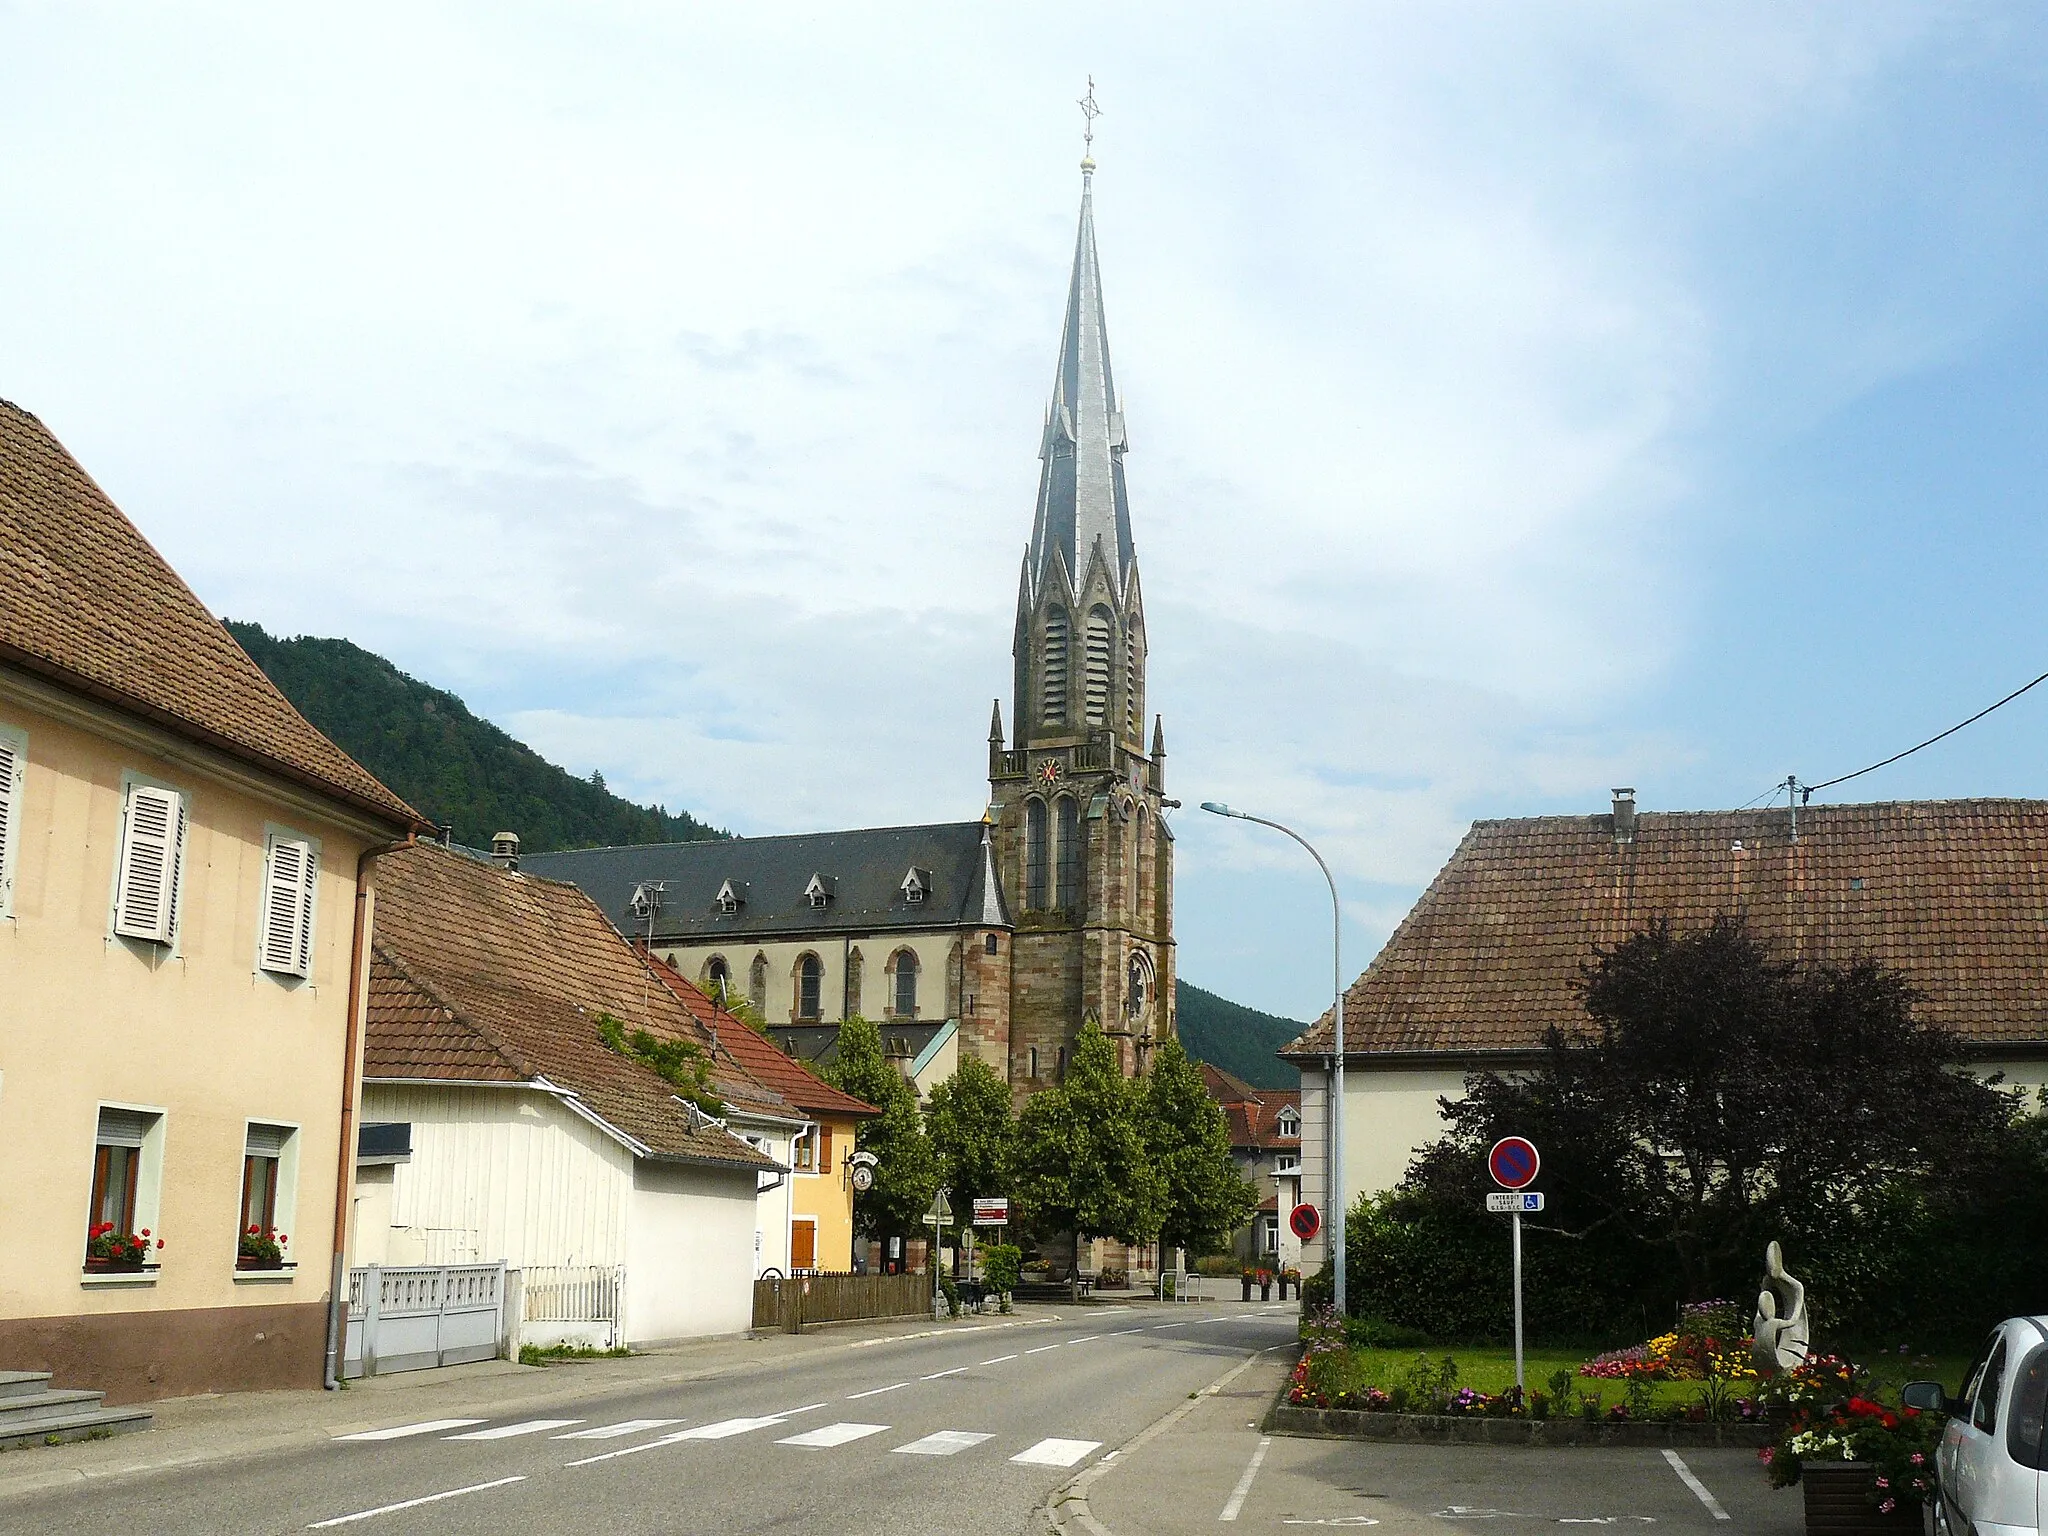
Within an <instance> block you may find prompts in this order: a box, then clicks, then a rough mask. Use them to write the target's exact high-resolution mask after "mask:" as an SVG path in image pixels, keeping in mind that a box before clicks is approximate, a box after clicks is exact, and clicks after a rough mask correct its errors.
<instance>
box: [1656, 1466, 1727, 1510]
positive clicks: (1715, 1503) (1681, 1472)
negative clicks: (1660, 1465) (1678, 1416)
mask: <svg viewBox="0 0 2048 1536" xmlns="http://www.w3.org/2000/svg"><path fill="white" fill-rule="evenodd" d="M1664 1459H1665V1460H1666V1461H1668V1462H1670V1463H1671V1470H1672V1471H1674V1472H1676V1473H1677V1474H1678V1479H1679V1481H1680V1482H1682V1483H1684V1484H1685V1486H1686V1487H1688V1488H1690V1489H1691V1490H1692V1491H1693V1492H1694V1493H1696V1494H1698V1495H1699V1499H1700V1502H1701V1503H1702V1504H1704V1505H1706V1506H1707V1513H1708V1514H1710V1515H1712V1516H1713V1517H1714V1518H1715V1519H1716V1520H1726V1519H1727V1518H1728V1511H1727V1510H1725V1509H1723V1508H1722V1507H1721V1501H1720V1500H1719V1499H1717V1498H1715V1497H1714V1496H1713V1494H1711V1493H1709V1492H1708V1491H1707V1485H1706V1484H1705V1483H1703V1482H1701V1481H1700V1480H1699V1479H1698V1478H1696V1477H1694V1476H1693V1475H1692V1468H1691V1467H1688V1466H1687V1465H1686V1464H1685V1458H1684V1457H1682V1456H1680V1455H1679V1454H1678V1452H1676V1451H1666V1452H1665V1453H1664Z"/></svg>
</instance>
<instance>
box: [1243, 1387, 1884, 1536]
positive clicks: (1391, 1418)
mask: <svg viewBox="0 0 2048 1536" xmlns="http://www.w3.org/2000/svg"><path fill="white" fill-rule="evenodd" d="M1266 1428H1267V1429H1268V1430H1269V1431H1272V1432H1274V1433H1278V1434H1283V1435H1314V1436H1320V1437H1325V1438H1329V1439H1337V1440H1406V1441H1416V1442H1425V1443H1430V1444H1436V1445H1584V1446H1613V1447H1642V1446H1667V1445H1668V1446H1714V1445H1728V1446H1745V1447H1756V1446H1765V1445H1769V1444H1771V1443H1772V1441H1774V1440H1775V1439H1776V1438H1777V1436H1776V1435H1775V1434H1774V1433H1772V1431H1771V1430H1770V1429H1769V1428H1768V1427H1767V1426H1765V1425H1763V1424H1759V1423H1754V1422H1752V1423H1747V1424H1744V1423H1733V1424H1699V1423H1694V1422H1692V1421H1690V1420H1662V1419H1650V1420H1642V1421H1638V1422H1629V1421H1626V1420H1624V1421H1621V1422H1619V1423H1617V1422H1616V1421H1614V1420H1612V1419H1596V1420H1593V1421H1592V1422H1590V1423H1589V1422H1587V1421H1586V1420H1585V1419H1582V1418H1578V1417H1576V1416H1574V1417H1571V1418H1557V1419H1512V1418H1498V1419H1496V1418H1489V1417H1488V1416H1487V1415H1485V1414H1479V1413H1473V1414H1430V1413H1361V1412H1359V1411H1357V1410H1356V1409H1351V1408H1290V1407H1288V1406H1287V1405H1286V1404H1285V1403H1284V1402H1283V1403H1281V1404H1279V1405H1277V1406H1275V1407H1274V1409H1273V1411H1272V1412H1271V1413H1270V1414H1268V1415H1267V1419H1266ZM1867 1470H1868V1469H1866V1473H1867ZM1866 1486H1867V1484H1866ZM1871 1513H1872V1514H1873V1515H1875V1513H1876V1506H1874V1505H1873V1506H1871ZM1887 1518H1889V1517H1887ZM1809 1529H1812V1527H1810V1526H1809ZM1830 1529H1834V1528H1832V1527H1831V1528H1830ZM1841 1529H1843V1530H1847V1529H1848V1528H1847V1527H1842V1528H1841ZM1857 1529H1859V1530H1860V1529H1862V1528H1861V1527H1857ZM1872 1529H1873V1530H1883V1531H1886V1532H1891V1531H1895V1530H1897V1529H1898V1527H1895V1526H1890V1525H1886V1526H1881V1527H1872ZM1914 1529H1915V1530H1916V1531H1917V1530H1918V1529H1919V1527H1918V1526H1915V1527H1914Z"/></svg>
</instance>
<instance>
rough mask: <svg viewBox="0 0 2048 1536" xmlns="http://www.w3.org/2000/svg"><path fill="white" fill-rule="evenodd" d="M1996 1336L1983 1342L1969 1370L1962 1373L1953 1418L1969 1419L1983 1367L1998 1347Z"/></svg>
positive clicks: (1982, 1377)
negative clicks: (1961, 1382)
mask: <svg viewBox="0 0 2048 1536" xmlns="http://www.w3.org/2000/svg"><path fill="white" fill-rule="evenodd" d="M1998 1340H1999V1335H1998V1334H1995V1333H1994V1334H1992V1335H1991V1337H1990V1338H1988V1339H1986V1340H1985V1341H1984V1347H1983V1348H1982V1349H1980V1350H1978V1351H1977V1358H1976V1359H1974V1360H1972V1361H1971V1362H1970V1368H1969V1369H1968V1370H1967V1371H1964V1372H1963V1385H1962V1389H1961V1390H1960V1391H1958V1392H1957V1393H1956V1407H1955V1416H1956V1417H1957V1418H1959V1419H1962V1420H1964V1421H1966V1422H1967V1421H1968V1419H1969V1417H1970V1407H1971V1405H1972V1404H1973V1403H1975V1402H1976V1400H1977V1388H1978V1386H1979V1385H1981V1384H1982V1382H1983V1380H1984V1367H1985V1366H1986V1365H1988V1364H1990V1362H1991V1351H1992V1350H1994V1349H1996V1348H1997V1347H1998Z"/></svg>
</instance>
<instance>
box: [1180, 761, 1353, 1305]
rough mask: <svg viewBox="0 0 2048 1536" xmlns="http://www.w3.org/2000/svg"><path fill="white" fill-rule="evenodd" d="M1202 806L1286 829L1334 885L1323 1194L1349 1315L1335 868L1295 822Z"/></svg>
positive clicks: (1340, 925) (1335, 1279)
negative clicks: (1333, 1030) (1332, 1025)
mask: <svg viewBox="0 0 2048 1536" xmlns="http://www.w3.org/2000/svg"><path fill="white" fill-rule="evenodd" d="M1202 809H1203V810H1205V811H1207V812H1208V813H1209V814H1210V815H1212V816H1228V817H1230V818H1231V819H1232V820H1234V821H1255V822H1257V823H1258V824H1259V825H1260V826H1262V827H1271V828H1272V829H1273V830H1274V831H1275V832H1284V833H1286V834H1287V835H1288V836H1289V837H1291V838H1293V839H1294V840H1295V841H1296V842H1297V843H1299V844H1301V846H1302V847H1304V848H1307V849H1308V856H1309V857H1310V858H1312V859H1314V860H1315V861H1316V868H1318V869H1320V870H1321V871H1322V872H1323V879H1324V881H1325V882H1326V883H1327V884H1328V885H1329V887H1330V980H1331V990H1332V993H1333V995H1334V997H1335V999H1336V1001H1335V1003H1334V1005H1333V1013H1332V1015H1331V1016H1332V1019H1333V1021H1334V1022H1335V1024H1336V1026H1337V1034H1336V1039H1335V1040H1334V1041H1333V1042H1332V1044H1333V1046H1334V1051H1333V1054H1332V1056H1331V1063H1332V1064H1331V1068H1330V1091H1329V1095H1328V1099H1329V1102H1328V1105H1327V1106H1326V1108H1325V1113H1326V1114H1327V1116H1328V1117H1329V1128H1328V1140H1329V1170H1330V1171H1329V1178H1328V1181H1327V1187H1328V1193H1327V1194H1326V1195H1325V1196H1324V1198H1325V1199H1326V1200H1327V1201H1328V1202H1329V1206H1330V1220H1329V1226H1328V1228H1327V1230H1328V1232H1329V1237H1328V1239H1327V1241H1328V1243H1329V1245H1330V1295H1331V1299H1332V1300H1333V1301H1334V1302H1335V1303H1336V1307H1337V1315H1338V1316H1339V1317H1342V1316H1344V960H1343V949H1344V918H1343V913H1342V910H1341V908H1340V907H1339V906H1338V903H1337V882H1336V880H1335V879H1334V878H1333V877H1332V876H1331V874H1330V866H1329V865H1327V864H1325V863H1324V862H1323V856H1322V855H1321V854H1320V853H1317V852H1316V851H1315V848H1314V847H1313V846H1312V845H1311V844H1310V842H1309V840H1308V839H1307V838H1305V837H1303V836H1302V835H1301V834H1300V833H1299V832H1297V831H1295V830H1294V829H1293V828H1292V827H1283V826H1282V825H1280V823H1279V822H1277V821H1268V820H1266V818H1265V817H1263V816H1254V815H1252V814H1251V813H1250V812H1249V811H1233V810H1232V809H1231V808H1230V807H1229V806H1227V805H1218V804H1217V803H1216V802H1215V801H1214V800H1204V801H1203V802H1202Z"/></svg>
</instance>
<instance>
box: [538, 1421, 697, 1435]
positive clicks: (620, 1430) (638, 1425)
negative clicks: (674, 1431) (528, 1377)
mask: <svg viewBox="0 0 2048 1536" xmlns="http://www.w3.org/2000/svg"><path fill="white" fill-rule="evenodd" d="M682 1422H683V1421H682V1420H681V1419H627V1420H626V1421H625V1422H623V1423H620V1424H607V1425H605V1426H604V1427H603V1428H602V1429H579V1430H576V1431H575V1432H574V1433H572V1434H567V1435H550V1436H548V1438H549V1439H550V1440H616V1439H618V1438H619V1437H620V1436H621V1435H637V1434H639V1433H640V1431H641V1430H643V1429H667V1428H668V1427H669V1425H671V1424H680V1423H682Z"/></svg>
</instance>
